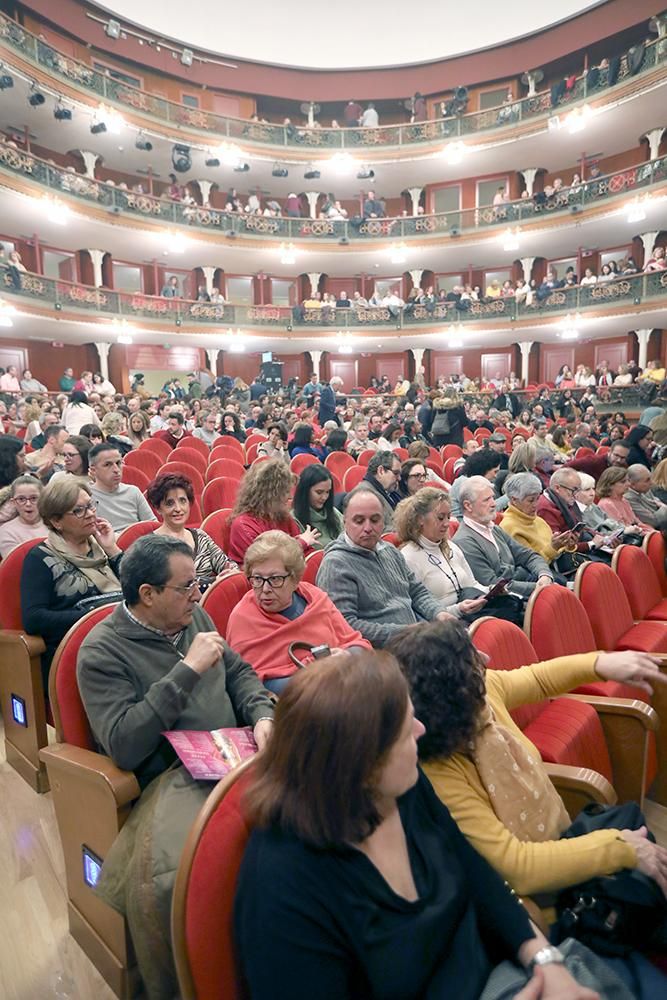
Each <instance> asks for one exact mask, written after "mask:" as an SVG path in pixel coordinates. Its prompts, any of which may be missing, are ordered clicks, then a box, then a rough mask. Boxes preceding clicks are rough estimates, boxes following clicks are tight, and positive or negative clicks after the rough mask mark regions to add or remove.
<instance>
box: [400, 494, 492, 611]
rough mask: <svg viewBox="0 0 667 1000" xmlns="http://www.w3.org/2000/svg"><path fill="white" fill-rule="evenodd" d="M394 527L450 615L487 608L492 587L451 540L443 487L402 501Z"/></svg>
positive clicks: (403, 547)
mask: <svg viewBox="0 0 667 1000" xmlns="http://www.w3.org/2000/svg"><path fill="white" fill-rule="evenodd" d="M394 527H395V529H396V534H397V535H398V541H399V547H400V550H401V553H402V555H403V558H404V559H405V561H406V563H407V564H408V567H409V568H410V570H411V571H412V573H414V575H415V576H416V577H417V579H418V580H419V582H420V583H423V584H424V586H425V587H428V589H429V590H430V591H431V593H432V594H433V596H434V597H437V598H438V599H439V600H441V601H442V602H443V606H444V607H445V608H446V610H447V611H448V612H449V614H450V615H455V616H456V617H457V618H463V617H466V616H469V615H474V614H475V612H477V611H480V610H481V609H482V608H483V607H484V605H485V603H486V593H487V591H488V589H489V588H488V587H485V586H484V584H482V583H478V582H477V580H476V579H475V577H474V575H473V572H472V570H471V568H470V566H469V565H468V562H467V560H466V557H465V556H464V555H463V552H461V549H460V548H459V547H458V545H454V543H453V542H450V541H449V539H448V532H449V501H448V500H447V497H446V495H445V494H444V493H443V492H442V490H438V489H434V488H433V487H432V486H426V487H424V488H423V489H420V490H419V492H418V493H416V494H415V495H414V496H411V497H408V498H407V499H406V500H401V502H400V503H399V505H398V507H397V508H396V510H395V511H394ZM489 613H490V612H487V611H485V614H489Z"/></svg>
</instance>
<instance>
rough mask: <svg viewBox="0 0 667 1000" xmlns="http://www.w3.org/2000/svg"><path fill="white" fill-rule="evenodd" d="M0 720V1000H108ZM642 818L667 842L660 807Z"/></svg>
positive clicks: (56, 847)
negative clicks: (71, 923) (73, 930)
mask: <svg viewBox="0 0 667 1000" xmlns="http://www.w3.org/2000/svg"><path fill="white" fill-rule="evenodd" d="M2 737H3V731H2V722H1V720H0V802H1V803H2V823H1V824H0V874H1V877H2V888H1V889H0V1000H48V998H53V1000H114V996H115V994H114V993H113V992H112V991H111V990H110V989H109V987H108V986H107V984H106V983H105V982H104V980H103V979H102V977H101V976H100V975H99V974H98V973H97V971H96V970H95V969H94V968H93V966H92V965H91V963H90V962H89V961H88V959H87V958H86V956H85V955H84V954H83V952H82V951H81V949H80V948H79V946H78V945H77V944H76V943H75V942H74V941H73V940H72V938H71V937H70V936H69V933H68V929H67V906H66V896H65V866H64V862H63V857H62V852H61V849H60V841H59V839H58V829H57V827H56V820H55V814H54V811H53V803H52V801H51V795H50V794H47V795H37V794H36V793H35V792H33V791H32V790H31V789H30V788H29V787H28V785H26V783H25V782H24V781H23V779H22V778H19V776H18V775H17V774H16V772H15V771H14V770H13V769H12V768H11V767H9V765H8V764H7V763H5V760H4V740H3V738H2ZM645 813H646V818H647V820H648V822H649V825H650V827H651V829H652V830H653V832H654V833H655V835H656V839H657V840H658V842H659V843H660V844H662V845H663V846H665V847H667V808H665V807H664V806H659V805H657V804H656V803H654V802H649V801H647V803H646V807H645Z"/></svg>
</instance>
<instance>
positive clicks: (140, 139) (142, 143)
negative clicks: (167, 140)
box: [134, 132, 153, 153]
mask: <svg viewBox="0 0 667 1000" xmlns="http://www.w3.org/2000/svg"><path fill="white" fill-rule="evenodd" d="M134 145H135V147H136V149H140V150H142V152H144V153H150V151H151V149H152V148H153V143H152V142H150V141H149V140H148V139H147V138H146V136H145V135H144V134H143V132H140V133H139V135H138V136H137V138H136V140H135V143H134Z"/></svg>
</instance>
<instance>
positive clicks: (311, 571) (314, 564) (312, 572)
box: [303, 549, 324, 583]
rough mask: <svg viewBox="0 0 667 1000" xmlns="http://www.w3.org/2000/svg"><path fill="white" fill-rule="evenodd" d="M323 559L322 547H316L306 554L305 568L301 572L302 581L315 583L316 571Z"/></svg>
mask: <svg viewBox="0 0 667 1000" xmlns="http://www.w3.org/2000/svg"><path fill="white" fill-rule="evenodd" d="M323 559H324V549H318V550H317V551H316V552H311V553H310V554H309V555H307V556H306V569H305V572H304V574H303V581H304V583H316V582H317V572H318V570H319V568H320V566H321V565H322V560H323Z"/></svg>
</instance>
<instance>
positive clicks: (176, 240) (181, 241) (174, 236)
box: [158, 229, 190, 253]
mask: <svg viewBox="0 0 667 1000" xmlns="http://www.w3.org/2000/svg"><path fill="white" fill-rule="evenodd" d="M158 235H159V236H160V238H162V235H163V234H162V233H159V234H158ZM166 236H167V249H166V253H185V251H186V250H187V248H188V246H189V245H190V240H189V239H188V238H187V236H183V235H182V233H176V232H174V231H173V230H171V229H169V230H167V234H166Z"/></svg>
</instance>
